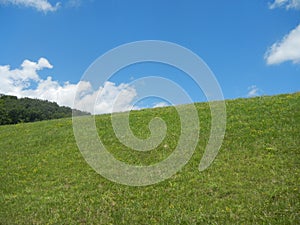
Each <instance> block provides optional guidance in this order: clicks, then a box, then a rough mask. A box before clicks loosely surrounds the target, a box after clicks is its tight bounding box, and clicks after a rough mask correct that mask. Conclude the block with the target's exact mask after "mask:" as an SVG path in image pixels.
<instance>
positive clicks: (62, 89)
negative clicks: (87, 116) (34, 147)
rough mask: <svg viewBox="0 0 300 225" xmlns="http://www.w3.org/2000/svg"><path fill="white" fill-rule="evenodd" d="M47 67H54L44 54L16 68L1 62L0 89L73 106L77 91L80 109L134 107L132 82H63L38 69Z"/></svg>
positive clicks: (122, 109)
mask: <svg viewBox="0 0 300 225" xmlns="http://www.w3.org/2000/svg"><path fill="white" fill-rule="evenodd" d="M47 68H48V69H51V68H53V66H52V65H51V64H50V63H49V61H48V60H47V59H45V58H40V59H39V60H38V62H32V61H30V60H24V62H23V63H22V64H21V67H20V68H17V69H11V68H10V66H9V65H5V66H0V93H3V94H8V95H15V96H18V97H30V98H38V99H44V100H49V101H54V102H57V103H58V104H59V105H64V106H70V107H73V106H74V98H75V94H76V91H77V93H79V95H80V99H79V100H78V101H77V104H76V108H77V109H80V110H84V111H88V112H91V113H95V114H101V113H110V112H113V111H114V112H117V111H118V112H119V111H128V110H131V109H132V108H133V102H134V98H135V97H136V95H137V93H136V90H135V89H134V88H133V87H131V86H130V85H129V84H124V83H122V84H120V85H116V84H115V83H112V82H105V83H104V84H103V86H100V87H99V88H98V89H97V90H94V89H93V88H92V85H91V84H90V83H89V82H86V81H80V82H78V83H77V84H71V83H69V82H65V83H64V84H60V83H59V82H58V81H54V80H52V77H50V76H49V77H47V78H46V79H42V78H41V77H40V76H39V74H38V71H40V70H43V69H47ZM116 100H118V101H116Z"/></svg>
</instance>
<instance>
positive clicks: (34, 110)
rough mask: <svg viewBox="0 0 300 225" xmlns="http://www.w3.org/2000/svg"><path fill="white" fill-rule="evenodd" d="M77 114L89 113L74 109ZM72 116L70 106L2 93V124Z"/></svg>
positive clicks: (0, 105)
mask: <svg viewBox="0 0 300 225" xmlns="http://www.w3.org/2000/svg"><path fill="white" fill-rule="evenodd" d="M74 112H75V113H76V115H77V116H81V115H88V114H89V113H86V112H82V111H79V110H74ZM71 116H72V109H71V108H70V107H65V106H59V105H58V104H57V103H55V102H49V101H45V100H39V99H31V98H19V99H18V98H17V97H16V96H10V95H3V94H0V125H5V124H17V123H26V122H35V121H41V120H51V119H59V118H65V117H71Z"/></svg>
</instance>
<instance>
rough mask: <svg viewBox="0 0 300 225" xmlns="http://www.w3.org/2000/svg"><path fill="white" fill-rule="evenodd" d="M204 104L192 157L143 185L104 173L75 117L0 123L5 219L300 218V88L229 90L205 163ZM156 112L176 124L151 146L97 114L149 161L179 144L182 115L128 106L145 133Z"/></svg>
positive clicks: (0, 200) (111, 142) (121, 155)
mask: <svg viewBox="0 0 300 225" xmlns="http://www.w3.org/2000/svg"><path fill="white" fill-rule="evenodd" d="M196 107H197V110H198V114H199V120H200V130H201V132H200V137H199V143H198V146H197V148H196V151H195V153H194V154H193V156H192V158H191V160H190V161H189V162H188V164H187V165H185V166H184V167H183V169H182V170H180V171H178V172H177V173H176V174H175V175H174V176H172V177H171V178H169V179H167V180H165V181H163V182H160V183H158V184H154V185H150V186H144V187H131V186H126V185H122V184H117V183H113V182H111V181H109V180H107V179H105V178H103V177H102V176H101V175H99V174H97V173H96V172H95V171H94V170H93V169H92V168H91V167H90V166H89V165H88V164H87V163H86V162H85V160H84V158H83V156H82V155H81V153H80V151H79V150H78V148H77V145H76V141H75V138H74V135H73V129H72V119H71V118H65V119H57V120H50V121H41V122H35V123H21V124H17V125H5V126H0V205H1V207H0V224H299V223H300V222H299V221H300V185H299V184H300V93H294V94H286V95H277V96H264V97H256V98H248V99H236V100H227V101H226V108H227V129H226V135H225V138H224V142H223V145H222V147H221V149H220V151H219V154H218V155H217V157H216V159H215V160H214V162H213V163H212V164H211V166H210V167H209V168H208V169H206V170H205V171H203V172H201V173H200V172H199V171H198V164H199V161H200V159H201V156H202V154H203V152H204V149H205V146H206V143H207V140H208V137H209V132H210V110H209V107H208V104H207V103H197V104H196ZM157 116H159V117H161V118H162V119H163V120H164V121H165V122H166V124H167V126H168V131H167V135H166V137H165V139H164V140H163V142H162V143H161V144H160V145H159V146H158V147H157V148H156V149H155V150H153V151H150V152H136V151H133V150H130V149H127V148H125V147H124V146H123V145H122V144H121V143H120V142H119V141H118V139H117V138H116V136H115V135H114V132H113V128H112V125H111V121H110V116H109V115H99V116H96V124H97V128H98V132H99V136H100V138H101V140H103V143H104V144H105V146H106V147H107V149H108V150H109V151H110V152H111V153H112V154H113V155H114V156H115V157H116V158H117V159H119V160H122V161H124V162H128V163H130V164H136V165H150V164H153V163H155V162H159V161H160V160H162V159H164V158H166V157H168V155H170V154H171V152H172V149H174V147H175V146H176V143H177V141H178V137H179V135H180V122H179V117H178V115H177V113H176V110H175V109H174V108H173V107H164V108H156V109H144V110H140V111H132V112H131V114H130V125H131V127H132V130H133V133H134V134H135V135H136V136H137V137H140V138H146V137H147V136H148V135H150V132H149V129H148V123H149V121H150V120H151V119H152V118H154V117H157Z"/></svg>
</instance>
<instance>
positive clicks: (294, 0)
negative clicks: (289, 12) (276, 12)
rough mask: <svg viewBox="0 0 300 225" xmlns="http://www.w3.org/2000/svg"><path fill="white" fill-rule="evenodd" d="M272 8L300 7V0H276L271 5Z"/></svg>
mask: <svg viewBox="0 0 300 225" xmlns="http://www.w3.org/2000/svg"><path fill="white" fill-rule="evenodd" d="M269 7H270V9H274V8H278V7H285V8H286V9H300V0H274V2H273V3H271V4H270V5H269Z"/></svg>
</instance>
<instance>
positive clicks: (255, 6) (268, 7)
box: [0, 0, 300, 113]
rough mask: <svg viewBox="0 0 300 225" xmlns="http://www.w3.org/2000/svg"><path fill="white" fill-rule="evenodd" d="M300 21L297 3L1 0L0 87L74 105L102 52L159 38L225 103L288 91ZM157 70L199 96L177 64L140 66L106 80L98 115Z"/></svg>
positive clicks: (297, 78) (293, 88)
mask: <svg viewBox="0 0 300 225" xmlns="http://www.w3.org/2000/svg"><path fill="white" fill-rule="evenodd" d="M299 25H300V1H299V0H275V1H274V0H251V1H249V0H241V1H221V0H220V1H198V0H188V1H182V0H180V1H179V0H172V1H166V0H151V1H150V0H98V1H97V0H94V1H92V0H86V1H79V0H67V1H59V0H54V1H46V0H37V1H35V3H32V1H29V0H0V27H1V35H0V92H1V93H5V94H15V95H18V96H20V97H21V96H30V97H37V98H42V99H49V100H53V101H57V102H59V103H60V104H64V105H70V104H71V103H70V102H71V99H72V93H73V92H74V88H75V86H76V84H78V82H79V81H80V79H81V77H82V75H83V74H84V72H85V70H86V69H87V68H88V67H89V65H90V64H91V63H92V62H93V61H94V60H96V59H97V58H98V57H99V56H101V55H102V54H104V53H105V52H107V51H109V50H110V49H112V48H115V47H117V46H119V45H122V44H126V43H129V42H133V41H141V40H163V41H169V42H174V43H176V44H179V45H182V46H184V47H186V48H188V49H190V50H191V51H193V52H194V53H196V54H197V55H199V56H200V57H201V58H202V59H203V60H204V61H205V62H206V64H207V65H208V66H209V67H210V69H211V70H212V71H213V73H214V74H215V76H216V78H217V80H218V82H219V84H220V86H221V88H222V91H223V94H224V97H225V99H232V98H240V97H252V96H256V95H273V94H280V93H293V92H297V91H300V26H299ZM22 65H23V66H22ZM156 74H164V76H166V77H168V79H171V80H174V81H176V82H181V85H182V86H184V88H186V89H189V90H188V92H189V91H190V92H191V96H192V99H193V100H194V101H202V97H199V96H201V94H200V93H199V94H198V90H197V91H196V89H195V87H194V86H193V84H192V83H191V82H190V81H188V79H186V80H180V78H179V77H180V76H181V74H180V72H178V71H176V70H175V69H174V68H166V67H164V66H161V65H149V64H145V65H140V66H135V67H134V66H133V67H132V68H130V67H129V68H127V69H124V70H123V71H122V72H121V73H120V75H119V76H117V75H116V76H114V78H113V79H112V80H111V82H110V83H107V84H103V87H102V88H104V87H105V85H106V86H107V87H106V88H107V90H108V91H109V90H111V93H109V94H108V95H107V96H106V97H107V99H106V102H102V103H103V104H102V106H101V107H102V108H101V109H99V111H98V112H99V113H102V112H107V111H109V110H110V107H109V106H107V104H108V103H107V102H109V101H110V100H111V98H114V97H115V96H116V93H119V92H120V91H122V90H127V91H128V93H131V95H130V97H129V98H128V102H126V104H127V105H125V106H124V108H120V110H122V109H125V110H126V109H127V107H128V106H129V105H130V104H131V103H132V102H130V101H131V100H133V98H134V96H136V95H138V93H135V90H133V88H132V87H130V85H129V84H128V83H129V82H130V81H131V80H133V79H136V78H138V77H141V76H143V75H156ZM47 77H48V78H47ZM49 77H51V78H49ZM66 82H67V83H66ZM121 84H122V86H121ZM156 101H157V99H156ZM157 103H158V104H161V102H157Z"/></svg>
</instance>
